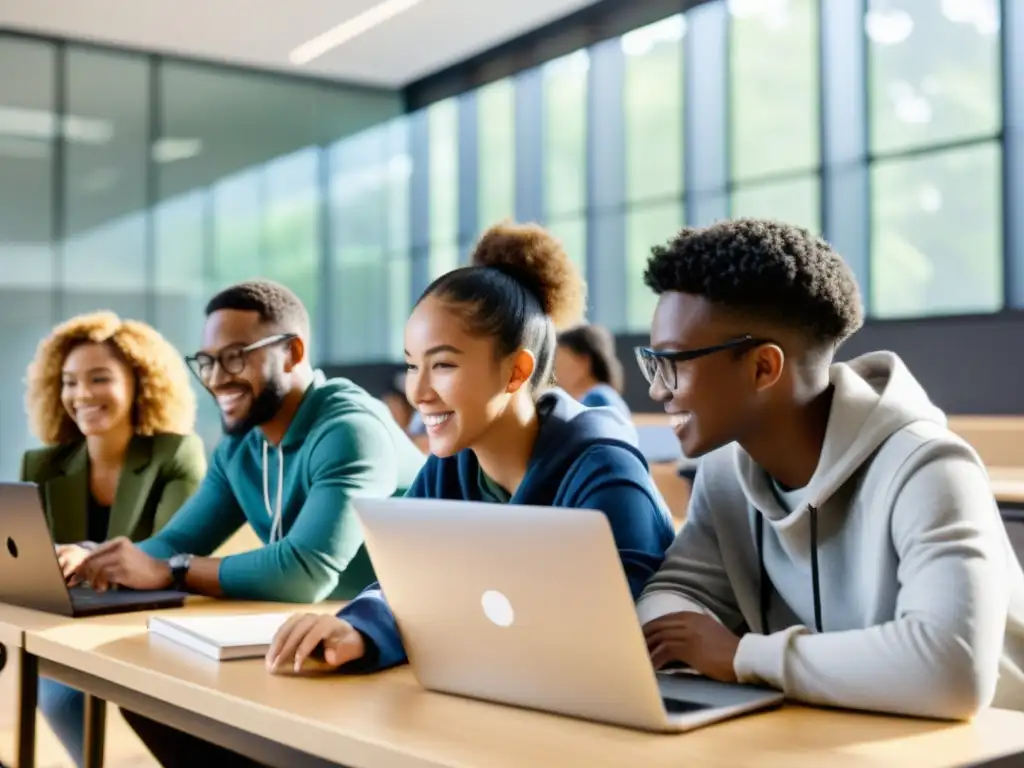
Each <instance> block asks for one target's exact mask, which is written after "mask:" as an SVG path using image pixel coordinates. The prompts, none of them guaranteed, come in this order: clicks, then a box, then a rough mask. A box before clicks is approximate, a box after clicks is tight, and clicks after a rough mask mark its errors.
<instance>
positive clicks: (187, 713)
mask: <svg viewBox="0 0 1024 768" xmlns="http://www.w3.org/2000/svg"><path fill="white" fill-rule="evenodd" d="M186 610H188V611H190V612H200V611H201V612H208V613H211V614H213V613H226V612H240V611H242V610H255V611H265V610H268V608H267V606H266V605H239V604H230V603H215V602H211V601H202V602H199V603H195V604H193V605H192V606H191V607H189V608H187V609H186ZM274 610H280V606H276V608H275V609H274ZM25 649H26V652H27V654H28V655H31V656H34V657H37V658H38V665H39V671H40V672H43V673H45V674H48V675H51V676H53V677H56V678H57V679H60V680H62V681H64V682H66V683H68V684H70V685H73V686H76V687H78V688H79V689H81V690H84V691H86V692H88V693H91V694H94V695H96V696H97V697H100V698H103V699H106V700H109V701H111V702H113V703H115V704H118V705H119V706H122V707H124V708H126V709H131V710H135V711H137V712H139V713H140V714H143V715H146V716H148V717H152V718H154V719H156V720H159V721H162V722H165V723H168V724H170V725H173V726H175V727H178V728H182V729H187V730H189V731H191V732H192V733H195V734H196V735H198V736H200V737H202V738H206V739H209V740H210V741H213V742H216V743H218V744H221V745H223V746H225V747H228V748H231V749H235V750H237V751H239V752H242V753H243V754H246V755H248V756H250V757H253V758H256V759H258V760H260V761H262V762H264V763H267V764H270V765H274V766H282V767H284V766H288V767H289V768H291V767H292V766H294V767H295V768H302V767H303V766H325V765H335V766H337V765H344V766H348V767H349V768H364V767H366V768H385V767H386V768H427V767H428V766H429V767H431V768H435V767H438V766H451V767H452V768H455V766H458V767H459V768H467V767H468V766H488V768H491V767H493V768H506V767H508V768H512V766H515V768H520V767H521V766H524V765H600V766H622V767H623V768H626V767H627V766H628V767H629V768H634V767H635V766H639V765H642V766H645V768H647V767H648V766H649V767H651V768H659V767H660V766H664V768H679V766H684V765H685V766H708V767H717V766H722V767H723V768H724V766H738V767H740V768H742V767H743V766H751V767H753V766H758V767H759V768H760V767H761V766H766V767H768V768H770V767H771V766H779V767H780V768H782V767H783V766H784V767H785V768H799V767H800V766H814V768H818V767H819V766H822V765H828V766H835V767H836V768H843V767H844V766H892V765H914V766H915V767H920V768H940V767H942V768H945V767H947V766H949V767H952V766H963V765H965V764H968V763H973V762H977V761H981V760H985V759H989V758H992V757H996V756H999V755H1002V754H1007V753H1011V752H1015V751H1020V750H1024V714H1022V713H1016V712H1008V711H1002V710H989V711H987V712H985V713H983V714H982V715H980V716H979V717H978V718H977V719H976V720H975V721H974V722H973V723H969V724H950V723H940V722H933V721H926V720H916V719H910V718H892V717H881V716H873V715H862V714H851V713H846V712H838V711H829V710H823V709H812V708H804V707H797V706H791V707H785V708H783V709H781V710H778V711H775V712H768V713H763V714H758V715H754V716H750V717H744V718H740V719H737V720H734V721H731V722H727V723H723V724H720V725H716V726H712V727H709V728H705V729H702V730H699V731H696V732H694V733H691V734H685V735H674V736H666V735H652V734H645V733H640V732H635V731H630V730H626V729H623V728H615V727H610V726H604V725H598V724H594V723H587V722H583V721H578V720H572V719H569V718H562V717H557V716H552V715H545V714H542V713H538V712H531V711H527V710H522V709H516V708H512V707H504V706H500V705H496V704H488V703H484V702H478V701H471V700H468V699H462V698H458V697H453V696H445V695H441V694H433V693H429V692H427V691H424V690H423V689H422V688H420V686H419V685H418V684H417V683H416V681H415V679H414V677H413V675H412V673H411V671H410V670H409V668H408V667H402V668H398V669H395V670H391V671H388V672H384V673H381V674H377V675H369V676H358V677H339V676H323V677H314V678H297V677H277V676H271V675H268V674H267V673H266V672H265V670H264V667H263V664H262V661H259V660H251V661H229V662H222V663H218V662H216V661H213V660H212V659H207V658H206V657H204V656H201V655H199V654H197V653H195V652H192V651H189V650H188V649H186V648H184V647H181V646H179V645H177V644H175V643H172V642H169V641H165V640H162V639H161V638H159V637H151V636H149V635H148V633H147V632H146V629H145V616H144V615H140V614H132V615H120V616H106V617H101V618H94V619H78V620H67V619H60V618H59V617H58V618H57V620H56V621H46V622H38V621H37V622H36V623H35V624H34V625H33V626H31V627H28V628H26V631H25ZM20 765H21V766H22V768H31V763H30V762H29V763H21V764H20Z"/></svg>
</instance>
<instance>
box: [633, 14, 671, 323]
mask: <svg viewBox="0 0 1024 768" xmlns="http://www.w3.org/2000/svg"><path fill="white" fill-rule="evenodd" d="M685 32H686V18H685V17H684V16H683V15H681V14H680V15H676V16H672V17H670V18H668V19H665V20H664V21H660V22H657V23H655V24H651V25H649V26H646V27H642V28H640V29H637V30H635V31H633V32H630V33H628V34H626V35H624V36H623V37H622V38H621V48H622V53H623V56H624V57H625V88H624V93H623V100H624V105H623V106H624V110H625V115H624V117H625V142H626V146H625V152H626V190H625V193H626V194H625V197H626V206H625V208H626V213H625V229H626V254H625V257H626V327H627V328H628V329H631V330H632V329H635V330H639V331H646V330H647V329H648V328H649V327H650V323H651V315H652V313H653V311H654V305H655V303H656V300H657V297H656V296H655V295H654V294H653V293H652V292H651V291H650V289H648V288H647V287H646V286H645V285H644V284H643V273H644V267H645V265H646V263H647V258H648V256H650V252H651V246H652V245H654V244H656V243H662V242H664V241H666V240H668V239H669V238H670V237H671V236H672V235H673V234H674V233H675V232H676V231H678V230H679V228H680V227H681V226H682V224H683V218H684V215H683V199H682V196H683V146H684V142H683V43H682V40H683V37H684V35H685Z"/></svg>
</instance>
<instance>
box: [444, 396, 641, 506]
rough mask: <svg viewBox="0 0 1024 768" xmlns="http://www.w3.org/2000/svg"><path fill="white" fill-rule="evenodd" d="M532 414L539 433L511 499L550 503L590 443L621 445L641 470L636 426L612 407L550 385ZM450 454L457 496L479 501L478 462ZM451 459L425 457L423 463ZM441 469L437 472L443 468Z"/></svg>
mask: <svg viewBox="0 0 1024 768" xmlns="http://www.w3.org/2000/svg"><path fill="white" fill-rule="evenodd" d="M537 414H538V416H539V418H540V432H539V433H538V435H537V442H536V444H535V445H534V449H533V455H532V456H531V457H530V462H529V464H528V465H527V467H526V476H525V477H524V478H523V482H522V483H520V485H519V488H518V489H517V490H516V493H515V496H513V497H512V499H511V501H512V503H515V504H541V505H543V504H550V503H551V501H552V500H553V499H554V498H556V497H560V496H561V495H562V494H561V493H559V489H560V487H561V485H562V482H563V480H564V478H565V475H566V472H567V470H568V469H569V468H570V466H571V465H572V464H573V463H574V462H575V461H576V460H577V459H578V458H579V457H580V456H581V455H582V454H583V453H584V452H585V451H586V450H588V449H589V448H592V447H594V446H598V445H614V446H618V447H621V448H623V449H625V450H627V451H629V452H631V453H633V454H635V455H636V456H637V457H638V458H639V460H640V461H641V462H643V465H644V467H645V468H646V466H647V463H646V461H644V458H643V454H642V453H640V450H639V448H638V446H637V432H636V427H634V426H633V424H632V422H631V421H629V420H628V419H626V418H625V417H624V416H623V415H622V414H621V413H619V412H618V411H617V410H615V409H614V408H609V407H601V408H588V407H587V406H585V405H582V404H580V403H579V402H577V401H576V400H575V399H574V398H573V397H572V396H570V395H569V394H567V393H566V392H564V391H563V390H561V389H552V390H549V391H548V392H545V393H544V394H543V395H542V396H541V397H540V398H539V399H538V400H537ZM453 458H454V462H455V463H456V464H457V473H458V482H459V486H460V490H461V494H462V498H464V499H479V496H480V494H479V490H478V484H479V472H480V465H479V464H478V463H477V460H476V455H475V454H474V453H473V452H472V451H471V450H464V451H461V452H459V454H458V455H457V456H456V457H453ZM452 461H453V459H437V458H436V457H431V459H429V460H428V465H430V464H446V463H451V462H452ZM439 469H440V468H439ZM441 472H442V474H443V470H441ZM549 497H550V498H549Z"/></svg>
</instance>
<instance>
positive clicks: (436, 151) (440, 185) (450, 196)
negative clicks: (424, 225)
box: [427, 99, 459, 279]
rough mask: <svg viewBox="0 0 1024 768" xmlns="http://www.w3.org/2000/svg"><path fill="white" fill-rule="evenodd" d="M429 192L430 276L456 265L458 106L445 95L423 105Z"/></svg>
mask: <svg viewBox="0 0 1024 768" xmlns="http://www.w3.org/2000/svg"><path fill="white" fill-rule="evenodd" d="M427 124H428V128H427V130H428V136H429V140H430V149H429V163H430V170H429V175H428V178H429V181H430V196H429V198H428V202H427V208H428V212H429V216H430V269H429V272H430V278H431V279H433V278H435V277H439V276H440V275H443V274H444V273H445V272H449V271H451V270H453V269H455V268H456V267H457V266H459V106H458V101H457V100H456V99H446V100H445V101H439V102H437V103H436V104H432V105H430V106H429V107H428V108H427Z"/></svg>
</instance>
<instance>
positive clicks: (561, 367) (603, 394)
mask: <svg viewBox="0 0 1024 768" xmlns="http://www.w3.org/2000/svg"><path fill="white" fill-rule="evenodd" d="M624 378H625V377H624V375H623V371H622V363H621V362H619V358H618V357H616V355H615V337H614V336H612V334H611V333H610V332H609V331H608V329H607V328H604V327H602V326H600V325H577V326H576V327H575V328H569V329H568V330H565V331H562V332H561V333H559V334H558V347H557V351H556V352H555V381H556V382H557V383H558V386H560V387H561V388H562V389H564V390H565V391H566V392H568V393H569V394H570V395H572V396H573V397H575V398H576V399H577V400H579V401H580V402H581V403H583V404H584V405H586V406H590V407H599V406H608V407H609V408H617V409H618V410H619V411H620V412H621V413H622V415H623V416H625V417H626V418H627V419H632V417H633V414H632V413H631V412H630V410H629V406H628V405H626V401H625V400H623V399H622V387H623V379H624Z"/></svg>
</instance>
